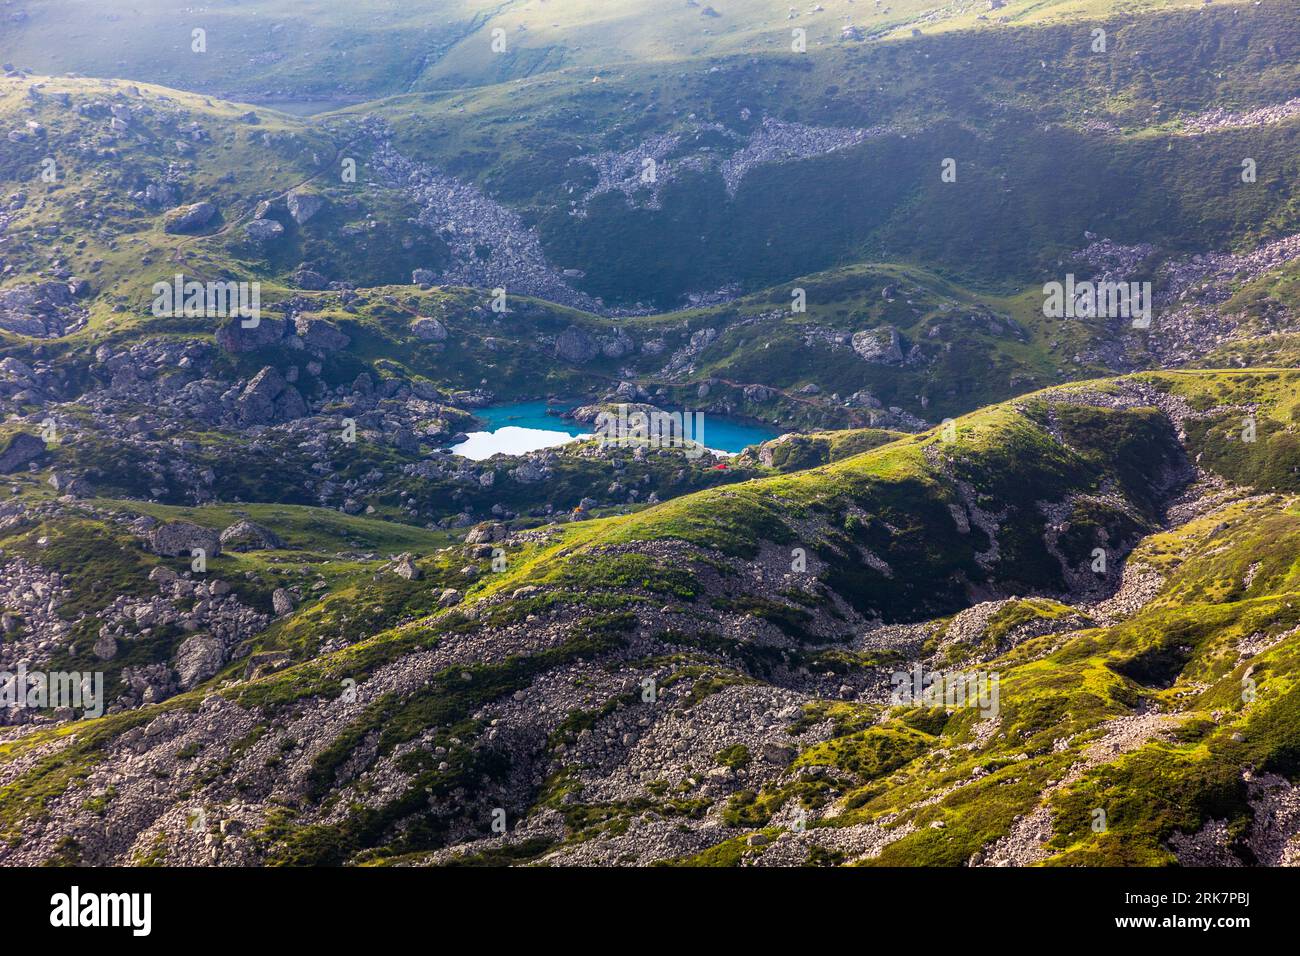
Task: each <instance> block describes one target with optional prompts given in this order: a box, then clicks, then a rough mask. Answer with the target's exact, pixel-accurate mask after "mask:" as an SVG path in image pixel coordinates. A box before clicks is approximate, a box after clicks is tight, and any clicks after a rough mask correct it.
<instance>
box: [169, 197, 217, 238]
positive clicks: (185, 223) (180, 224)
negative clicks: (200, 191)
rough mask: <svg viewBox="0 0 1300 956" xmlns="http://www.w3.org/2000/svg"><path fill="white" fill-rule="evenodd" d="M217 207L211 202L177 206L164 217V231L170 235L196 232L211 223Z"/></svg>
mask: <svg viewBox="0 0 1300 956" xmlns="http://www.w3.org/2000/svg"><path fill="white" fill-rule="evenodd" d="M216 214H217V207H216V206H214V205H213V204H212V203H210V202H196V203H192V204H191V205H188V206H177V207H176V208H175V209H172V210H169V211H168V212H167V213H166V215H164V216H163V229H164V230H165V231H166V232H170V233H183V232H194V231H195V230H197V229H202V228H203V227H204V226H206V225H207V224H208V223H210V222H211V221H212V219H213V217H214V216H216Z"/></svg>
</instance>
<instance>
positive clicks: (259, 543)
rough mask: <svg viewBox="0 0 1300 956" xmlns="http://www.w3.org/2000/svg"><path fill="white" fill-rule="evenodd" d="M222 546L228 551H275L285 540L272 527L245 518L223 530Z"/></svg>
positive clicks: (281, 546) (282, 545)
mask: <svg viewBox="0 0 1300 956" xmlns="http://www.w3.org/2000/svg"><path fill="white" fill-rule="evenodd" d="M221 546H222V547H223V548H225V549H226V550H227V551H275V550H277V549H279V548H283V547H284V542H283V541H281V540H280V538H279V536H277V535H276V533H275V532H274V531H272V530H271V529H270V528H263V527H262V526H261V525H260V524H254V523H253V522H251V521H248V520H247V519H245V520H242V521H236V522H235V523H234V524H232V525H231V526H230V527H229V528H227V529H226V530H225V531H223V532H221Z"/></svg>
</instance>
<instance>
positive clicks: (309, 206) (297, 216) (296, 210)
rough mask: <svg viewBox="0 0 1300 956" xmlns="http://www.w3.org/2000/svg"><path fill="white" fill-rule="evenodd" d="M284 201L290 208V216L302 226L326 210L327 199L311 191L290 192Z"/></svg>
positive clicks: (297, 190) (295, 190) (298, 190)
mask: <svg viewBox="0 0 1300 956" xmlns="http://www.w3.org/2000/svg"><path fill="white" fill-rule="evenodd" d="M284 201H285V205H286V206H288V207H289V215H291V216H293V221H294V222H296V223H297V224H298V225H300V226H303V225H306V224H307V220H309V219H311V218H312V217H313V216H315V215H316V213H318V212H320V211H321V210H322V209H324V208H325V197H324V196H322V195H321V194H320V193H318V192H316V191H315V190H311V189H294V190H290V192H289V195H287V196H285V197H284Z"/></svg>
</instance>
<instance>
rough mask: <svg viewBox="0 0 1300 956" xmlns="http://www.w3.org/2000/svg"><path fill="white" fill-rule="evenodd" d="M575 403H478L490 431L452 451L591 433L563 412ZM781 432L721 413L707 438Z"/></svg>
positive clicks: (549, 443) (748, 439) (735, 441)
mask: <svg viewBox="0 0 1300 956" xmlns="http://www.w3.org/2000/svg"><path fill="white" fill-rule="evenodd" d="M573 407H575V406H574V405H572V404H569V405H548V404H547V403H546V402H518V403H516V404H513V405H496V406H493V407H491V408H477V409H475V410H474V414H475V416H476V417H478V418H480V419H482V420H483V421H485V422H487V424H488V429H487V431H481V432H469V433H468V439H467V440H466V441H463V442H461V443H460V444H459V445H453V446H452V449H451V451H452V454H455V455H460V456H462V457H464V458H469V459H470V460H472V461H484V460H485V459H488V458H491V457H492V456H493V455H525V454H527V453H528V452H530V451H541V450H542V449H543V448H554V447H556V446H558V445H567V444H568V443H569V442H571V441H576V440H577V439H579V438H589V437H591V428H590V426H587V425H584V424H581V423H579V422H574V421H571V420H569V419H567V418H561V417H560V416H559V414H558V413H560V412H566V411H569V410H570V409H571V408H573ZM552 413H554V414H552ZM779 434H781V432H779V431H778V430H777V429H775V428H770V427H768V426H766V425H756V424H753V423H752V422H740V421H736V420H735V419H729V418H725V417H723V416H721V415H712V414H705V416H704V444H705V446H706V447H708V448H709V449H710V450H712V451H717V452H724V453H726V454H729V455H734V454H736V453H738V452H741V451H744V450H745V449H746V448H748V447H749V446H750V445H757V444H758V443H759V442H764V441H767V440H768V439H770V438H775V437H777V436H778V435H779Z"/></svg>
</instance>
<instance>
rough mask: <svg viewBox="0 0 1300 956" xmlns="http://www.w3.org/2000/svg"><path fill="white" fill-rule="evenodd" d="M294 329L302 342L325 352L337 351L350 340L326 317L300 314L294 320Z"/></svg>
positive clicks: (343, 347)
mask: <svg viewBox="0 0 1300 956" xmlns="http://www.w3.org/2000/svg"><path fill="white" fill-rule="evenodd" d="M294 329H295V330H296V331H297V333H298V337H299V338H301V339H302V340H303V343H304V344H306V345H307V346H309V347H311V348H315V349H321V350H322V351H325V352H337V351H338V350H339V349H345V348H347V347H348V345H349V344H350V343H351V342H352V339H351V338H349V337H348V335H347V333H346V332H344V331H343V330H342V329H340V328H339V327H338V326H337V325H335V324H334V323H333V322H330V321H329V320H327V319H317V318H313V317H311V316H306V315H300V316H298V317H297V319H295V320H294Z"/></svg>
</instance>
